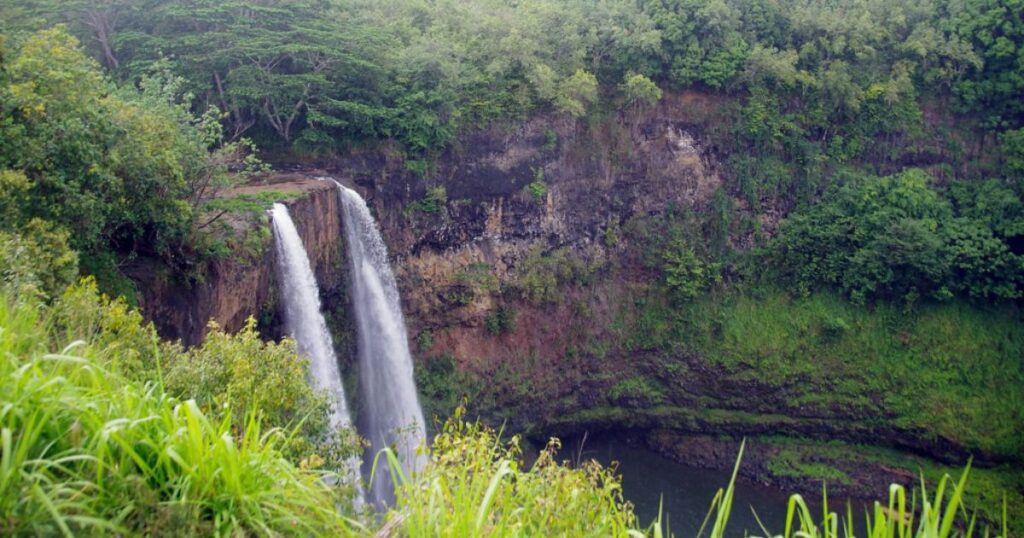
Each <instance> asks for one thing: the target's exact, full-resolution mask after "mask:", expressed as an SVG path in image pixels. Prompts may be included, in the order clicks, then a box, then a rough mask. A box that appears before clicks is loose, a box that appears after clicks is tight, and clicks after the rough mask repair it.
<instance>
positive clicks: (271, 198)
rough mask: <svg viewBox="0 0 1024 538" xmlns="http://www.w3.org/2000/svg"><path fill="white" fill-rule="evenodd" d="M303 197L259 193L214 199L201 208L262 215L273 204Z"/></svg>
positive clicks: (296, 194) (281, 192) (285, 193)
mask: <svg viewBox="0 0 1024 538" xmlns="http://www.w3.org/2000/svg"><path fill="white" fill-rule="evenodd" d="M302 196H303V193H301V192H294V191H260V192H257V193H253V194H248V193H246V194H238V195H235V196H231V197H225V198H214V199H213V200H210V201H209V202H207V203H206V205H205V206H203V209H205V210H206V211H209V212H219V211H227V212H228V213H262V212H263V211H266V210H268V209H270V208H271V207H272V206H273V205H274V204H275V203H277V202H282V201H285V200H293V199H295V198H300V197H302Z"/></svg>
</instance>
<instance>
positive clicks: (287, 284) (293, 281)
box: [271, 204, 363, 507]
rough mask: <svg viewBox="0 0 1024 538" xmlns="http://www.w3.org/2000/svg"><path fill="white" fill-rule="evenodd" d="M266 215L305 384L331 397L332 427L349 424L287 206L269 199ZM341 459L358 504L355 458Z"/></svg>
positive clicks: (335, 359)
mask: <svg viewBox="0 0 1024 538" xmlns="http://www.w3.org/2000/svg"><path fill="white" fill-rule="evenodd" d="M271 216H272V218H273V225H274V244H275V246H276V248H277V265H278V269H279V273H280V277H281V284H280V288H279V289H280V293H281V302H282V303H283V304H284V324H285V329H286V330H287V331H288V334H289V335H290V336H291V337H292V338H294V339H295V342H296V343H297V344H298V347H299V353H300V354H301V355H303V356H305V357H307V358H309V376H310V383H311V384H312V385H313V387H315V388H316V389H318V390H321V391H324V392H326V393H327V395H328V397H329V398H330V399H331V426H332V427H333V428H335V429H341V428H350V427H352V419H351V416H350V415H349V412H348V404H347V403H346V401H345V388H344V387H343V386H342V383H341V370H340V367H339V366H338V357H337V355H336V354H335V353H334V342H333V341H332V340H331V334H330V333H329V332H328V331H327V322H326V321H325V320H324V316H323V313H322V312H321V310H320V289H319V287H318V286H317V282H316V276H315V275H314V274H313V269H312V267H311V266H310V264H309V256H308V255H307V254H306V248H305V247H304V246H303V244H302V239H301V238H300V237H299V232H298V230H296V229H295V223H294V222H292V218H291V215H290V214H289V213H288V208H287V207H285V206H284V204H274V208H273V210H271ZM347 463H348V473H349V476H348V477H347V479H348V480H349V481H351V483H353V484H355V486H356V499H355V502H356V505H357V507H358V506H360V505H361V504H362V502H363V501H362V497H363V493H362V486H361V485H360V484H361V481H360V475H359V459H358V458H356V457H353V458H351V459H349V461H348V462H347Z"/></svg>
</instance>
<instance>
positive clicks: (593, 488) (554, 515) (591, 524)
mask: <svg viewBox="0 0 1024 538" xmlns="http://www.w3.org/2000/svg"><path fill="white" fill-rule="evenodd" d="M559 446H560V445H559V442H558V440H557V439H553V440H551V442H550V443H549V444H548V446H547V447H545V448H544V450H542V451H541V452H540V454H539V455H538V457H537V460H536V461H535V462H534V463H533V465H532V466H531V467H530V468H528V469H527V468H525V467H524V464H523V462H522V458H521V455H522V454H521V451H520V447H519V437H518V436H515V437H512V439H511V440H509V441H508V442H505V441H503V440H501V438H500V437H499V435H498V434H497V433H495V432H494V431H493V430H491V429H489V428H487V427H484V426H480V425H478V424H467V423H465V422H463V421H462V419H461V412H460V411H457V412H456V415H455V417H454V418H453V419H451V420H449V421H448V422H447V423H446V424H445V426H444V428H443V430H442V432H441V433H440V434H439V435H438V436H437V437H436V438H435V439H434V444H433V446H432V449H431V459H430V462H429V464H428V465H427V468H426V469H425V470H424V472H423V473H422V474H420V475H418V476H414V477H408V476H405V475H403V474H402V472H401V468H400V467H399V466H398V465H397V461H395V459H394V455H393V454H391V453H390V452H385V453H384V454H385V455H386V456H387V458H388V459H389V463H390V465H388V467H389V468H390V471H391V473H392V474H393V475H394V476H395V477H396V478H397V480H396V482H397V483H399V484H400V487H399V488H398V490H399V491H398V506H397V507H396V508H395V509H394V510H392V511H391V512H390V513H389V514H388V517H387V520H388V523H387V524H386V525H388V526H390V527H393V528H394V529H395V531H396V532H397V535H400V536H413V537H415V536H424V537H426V536H467V537H468V536H636V535H638V536H643V533H642V532H640V530H639V528H638V522H637V518H636V515H635V514H634V513H633V507H632V505H631V504H630V503H629V502H627V501H625V500H623V498H622V487H621V485H620V484H619V481H618V480H617V479H616V477H615V475H614V473H613V470H611V469H606V468H603V467H601V466H600V465H599V464H598V463H597V462H594V461H591V462H588V463H585V464H583V465H581V466H580V467H578V468H571V467H569V466H566V465H562V464H559V463H558V462H557V461H556V460H555V457H556V456H555V455H556V453H557V451H558V449H559ZM381 467H383V465H381Z"/></svg>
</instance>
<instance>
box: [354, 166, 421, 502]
mask: <svg viewBox="0 0 1024 538" xmlns="http://www.w3.org/2000/svg"><path fill="white" fill-rule="evenodd" d="M338 192H339V196H340V197H341V211H342V220H343V222H344V226H345V235H346V238H347V240H348V253H349V263H350V268H351V278H352V304H353V307H354V310H355V315H356V328H357V332H358V345H359V372H360V374H359V378H360V379H359V381H360V386H361V390H362V394H363V411H362V412H361V413H360V417H361V419H360V423H361V425H362V426H363V428H361V431H362V433H363V436H364V437H366V438H367V439H369V441H370V443H371V447H370V449H369V452H368V453H367V458H366V460H367V462H366V465H367V469H369V466H370V465H372V464H373V459H374V457H375V456H376V454H377V453H378V452H379V451H380V450H381V449H382V448H385V447H393V448H394V449H395V452H396V454H397V456H398V458H399V461H400V462H401V463H402V467H403V470H404V471H405V473H406V475H410V474H411V473H413V472H418V471H419V470H421V469H422V467H423V464H424V463H425V462H426V455H425V454H424V453H423V451H420V453H418V454H417V451H416V448H417V447H419V446H425V445H426V432H425V430H424V425H425V422H424V420H423V410H422V409H421V408H420V402H419V397H418V396H417V395H416V383H415V381H414V380H413V367H412V354H411V353H410V352H409V341H408V337H407V335H406V330H405V321H404V319H403V317H402V308H401V304H400V303H399V297H398V286H397V285H396V284H395V277H394V275H393V274H392V273H391V267H390V265H389V264H388V252H387V247H386V246H385V245H384V241H383V239H381V236H380V232H379V231H378V230H377V224H376V222H375V221H374V220H373V216H372V215H370V209H369V208H368V207H367V206H366V202H365V201H363V199H362V197H360V196H359V194H357V193H356V192H355V191H353V190H351V189H348V188H346V187H344V186H342V185H341V184H338ZM370 492H371V495H372V498H373V500H374V502H375V503H376V504H377V505H378V506H383V505H388V504H391V503H392V501H393V499H394V490H393V486H392V484H391V478H390V473H389V472H388V469H387V463H386V462H385V461H384V460H383V459H381V460H380V463H379V464H378V469H377V472H376V473H375V474H374V479H373V484H371V489H370Z"/></svg>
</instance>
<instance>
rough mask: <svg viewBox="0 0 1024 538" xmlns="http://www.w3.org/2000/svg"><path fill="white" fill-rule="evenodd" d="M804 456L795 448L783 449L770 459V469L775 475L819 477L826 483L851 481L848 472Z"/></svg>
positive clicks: (847, 482)
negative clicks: (809, 459) (806, 458)
mask: <svg viewBox="0 0 1024 538" xmlns="http://www.w3.org/2000/svg"><path fill="white" fill-rule="evenodd" d="M803 456H804V455H803V454H801V453H800V452H798V451H795V450H786V449H784V450H781V451H779V453H778V454H776V455H775V457H773V458H772V459H771V460H769V461H768V470H769V471H771V473H772V474H773V475H775V476H789V477H799V478H817V479H821V480H824V481H825V482H826V483H840V484H849V483H850V477H849V476H847V475H846V473H844V472H842V471H840V470H839V469H836V468H835V467H832V466H831V465H828V464H826V463H821V462H817V461H807V460H805V459H804V457H803Z"/></svg>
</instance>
